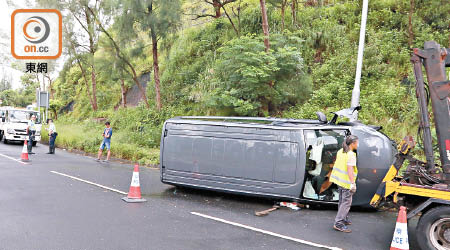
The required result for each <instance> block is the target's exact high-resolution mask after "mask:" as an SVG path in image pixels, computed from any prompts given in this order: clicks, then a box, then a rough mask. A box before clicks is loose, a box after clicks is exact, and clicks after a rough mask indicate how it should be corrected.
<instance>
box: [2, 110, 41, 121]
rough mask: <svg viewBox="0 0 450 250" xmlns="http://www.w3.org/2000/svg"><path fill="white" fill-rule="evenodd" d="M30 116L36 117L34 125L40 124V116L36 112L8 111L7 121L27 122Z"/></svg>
mask: <svg viewBox="0 0 450 250" xmlns="http://www.w3.org/2000/svg"><path fill="white" fill-rule="evenodd" d="M32 115H35V116H36V123H41V121H40V115H39V113H37V112H31V111H25V110H10V111H9V119H10V121H11V122H28V121H29V120H30V117H31V116H32Z"/></svg>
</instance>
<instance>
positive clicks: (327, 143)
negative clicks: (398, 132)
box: [160, 117, 396, 206]
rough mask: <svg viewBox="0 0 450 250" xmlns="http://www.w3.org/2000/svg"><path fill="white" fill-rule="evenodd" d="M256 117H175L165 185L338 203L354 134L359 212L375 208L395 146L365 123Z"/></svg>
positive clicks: (164, 160) (169, 129)
mask: <svg viewBox="0 0 450 250" xmlns="http://www.w3.org/2000/svg"><path fill="white" fill-rule="evenodd" d="M333 120H334V121H332V122H331V123H330V122H327V121H323V120H321V121H319V120H294V119H277V118H248V117H175V118H172V119H169V120H167V121H166V122H165V123H164V126H163V131H162V136H161V156H160V157H161V159H160V162H161V165H160V166H161V168H160V169H161V170H160V171H161V181H162V182H164V183H168V184H172V185H176V186H178V185H180V186H189V187H195V188H202V189H212V190H218V191H224V192H232V193H241V194H248V195H254V196H264V197H272V198H276V199H289V200H297V201H302V202H310V203H336V202H338V200H339V195H338V192H337V186H336V185H335V184H333V183H330V182H329V181H328V177H329V174H330V172H331V169H332V166H333V164H334V161H335V159H336V154H337V151H338V150H339V149H340V148H341V147H342V146H341V145H342V142H343V140H344V138H345V136H346V135H347V134H354V135H356V136H358V137H359V148H358V152H357V166H358V170H359V174H358V180H357V187H358V191H357V193H356V194H355V195H354V197H353V205H354V206H365V205H368V204H369V201H370V199H371V198H372V196H373V195H374V193H375V191H376V189H377V187H378V185H379V184H380V182H381V181H382V179H383V177H384V176H385V174H386V172H387V170H388V169H389V167H390V166H391V165H392V163H393V162H394V157H395V154H396V147H395V144H394V143H393V142H392V141H391V140H390V139H389V138H388V137H387V136H385V135H384V134H382V133H381V132H379V131H378V130H379V128H377V127H372V126H367V125H363V124H360V123H338V124H334V123H335V121H336V120H335V119H333Z"/></svg>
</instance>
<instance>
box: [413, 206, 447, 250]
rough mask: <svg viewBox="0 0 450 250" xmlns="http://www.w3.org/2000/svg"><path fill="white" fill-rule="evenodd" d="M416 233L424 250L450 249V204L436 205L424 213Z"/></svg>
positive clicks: (418, 241)
mask: <svg viewBox="0 0 450 250" xmlns="http://www.w3.org/2000/svg"><path fill="white" fill-rule="evenodd" d="M416 235H417V243H419V245H420V248H421V249H422V250H428V249H438V250H446V249H450V206H439V207H435V208H432V209H430V210H429V211H427V212H426V213H425V214H423V215H422V216H421V217H420V220H419V223H418V224H417V230H416Z"/></svg>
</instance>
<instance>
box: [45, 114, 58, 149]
mask: <svg viewBox="0 0 450 250" xmlns="http://www.w3.org/2000/svg"><path fill="white" fill-rule="evenodd" d="M47 130H48V138H49V143H48V153H47V154H55V140H56V136H58V133H56V127H55V124H54V123H53V120H52V119H48V129H47Z"/></svg>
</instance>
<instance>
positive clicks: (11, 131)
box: [6, 128, 15, 134]
mask: <svg viewBox="0 0 450 250" xmlns="http://www.w3.org/2000/svg"><path fill="white" fill-rule="evenodd" d="M6 132H8V134H14V133H15V131H14V129H12V128H8V129H7V130H6Z"/></svg>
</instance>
